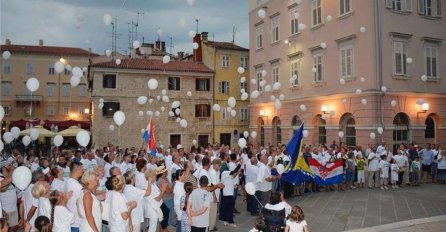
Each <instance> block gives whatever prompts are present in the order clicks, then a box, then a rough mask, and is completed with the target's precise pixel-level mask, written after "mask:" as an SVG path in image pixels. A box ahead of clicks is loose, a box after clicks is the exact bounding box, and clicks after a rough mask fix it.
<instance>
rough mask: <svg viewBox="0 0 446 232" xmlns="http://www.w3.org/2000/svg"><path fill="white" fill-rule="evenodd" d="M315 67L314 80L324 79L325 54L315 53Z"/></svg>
mask: <svg viewBox="0 0 446 232" xmlns="http://www.w3.org/2000/svg"><path fill="white" fill-rule="evenodd" d="M313 68H315V69H316V72H314V74H313V75H314V82H321V81H323V80H324V75H323V74H324V55H323V54H322V53H321V52H320V53H316V54H313Z"/></svg>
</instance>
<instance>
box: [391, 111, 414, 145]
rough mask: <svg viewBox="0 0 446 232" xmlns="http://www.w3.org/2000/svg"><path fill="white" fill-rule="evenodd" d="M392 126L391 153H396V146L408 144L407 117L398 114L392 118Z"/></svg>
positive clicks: (408, 123)
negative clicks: (393, 127)
mask: <svg viewBox="0 0 446 232" xmlns="http://www.w3.org/2000/svg"><path fill="white" fill-rule="evenodd" d="M393 125H394V126H395V129H394V130H393V151H394V153H396V150H397V148H398V145H400V144H402V143H405V144H407V143H409V142H410V131H409V125H410V121H409V117H408V116H407V114H405V113H398V114H397V115H395V118H393Z"/></svg>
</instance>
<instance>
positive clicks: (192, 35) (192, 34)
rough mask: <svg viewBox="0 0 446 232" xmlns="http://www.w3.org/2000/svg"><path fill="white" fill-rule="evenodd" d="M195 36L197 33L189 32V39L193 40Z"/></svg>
mask: <svg viewBox="0 0 446 232" xmlns="http://www.w3.org/2000/svg"><path fill="white" fill-rule="evenodd" d="M196 34H197V32H195V31H194V30H190V31H189V37H191V38H194V37H195V35H196Z"/></svg>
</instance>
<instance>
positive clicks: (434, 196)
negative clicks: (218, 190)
mask: <svg viewBox="0 0 446 232" xmlns="http://www.w3.org/2000/svg"><path fill="white" fill-rule="evenodd" d="M288 203H289V204H290V205H296V204H297V205H299V206H301V207H302V208H303V210H304V212H305V219H306V220H307V222H308V224H309V228H310V231H344V230H354V229H359V228H366V227H373V226H378V225H384V224H389V223H395V222H401V221H407V220H412V219H419V218H428V217H434V216H439V215H445V214H446V185H439V184H428V185H422V186H418V187H410V186H407V187H403V188H400V189H395V190H380V189H355V190H349V191H343V192H338V191H327V192H317V193H308V194H305V195H304V196H301V197H294V198H291V199H288ZM236 208H237V209H238V210H239V211H240V212H242V213H241V214H236V217H235V223H236V224H237V226H238V227H237V228H229V227H225V226H224V225H223V223H222V222H217V227H218V229H219V231H222V232H226V231H249V230H250V229H251V228H252V226H253V224H254V220H255V218H254V217H252V216H251V215H250V214H248V213H247V212H246V203H245V202H243V197H242V196H239V197H238V198H237V204H236ZM445 224H446V221H439V222H432V223H424V224H423V223H420V224H419V225H416V226H411V227H410V228H409V229H407V228H406V229H401V230H393V231H419V230H423V231H439V230H438V228H440V227H442V226H443V228H444V225H445ZM440 231H441V230H440Z"/></svg>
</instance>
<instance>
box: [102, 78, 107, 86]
mask: <svg viewBox="0 0 446 232" xmlns="http://www.w3.org/2000/svg"><path fill="white" fill-rule="evenodd" d="M106 86H107V78H106V76H103V77H102V88H105V87H106Z"/></svg>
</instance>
